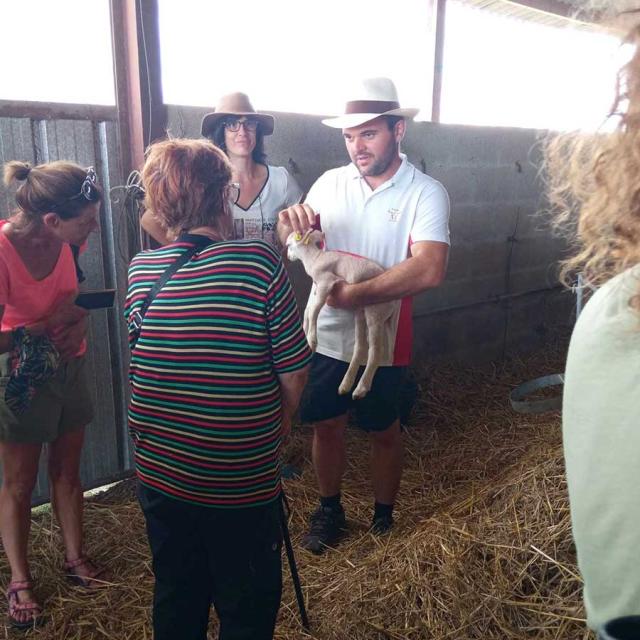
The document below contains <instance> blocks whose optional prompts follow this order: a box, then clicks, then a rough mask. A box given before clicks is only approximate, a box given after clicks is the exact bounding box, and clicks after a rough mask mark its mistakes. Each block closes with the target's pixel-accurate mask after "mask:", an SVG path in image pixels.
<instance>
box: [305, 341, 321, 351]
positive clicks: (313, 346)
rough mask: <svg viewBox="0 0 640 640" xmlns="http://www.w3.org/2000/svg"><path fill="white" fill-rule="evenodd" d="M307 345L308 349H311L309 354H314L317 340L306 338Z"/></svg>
mask: <svg viewBox="0 0 640 640" xmlns="http://www.w3.org/2000/svg"><path fill="white" fill-rule="evenodd" d="M307 343H308V345H309V349H311V353H315V352H316V347H317V346H318V340H317V339H316V340H313V339H312V338H307Z"/></svg>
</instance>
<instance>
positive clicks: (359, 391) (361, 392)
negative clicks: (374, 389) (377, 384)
mask: <svg viewBox="0 0 640 640" xmlns="http://www.w3.org/2000/svg"><path fill="white" fill-rule="evenodd" d="M367 393H369V389H366V388H365V387H361V386H360V385H358V386H357V387H356V390H355V391H354V392H353V395H352V396H351V397H352V398H353V399H354V400H362V398H364V397H365V396H366V395H367Z"/></svg>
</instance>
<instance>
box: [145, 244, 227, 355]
mask: <svg viewBox="0 0 640 640" xmlns="http://www.w3.org/2000/svg"><path fill="white" fill-rule="evenodd" d="M180 240H182V238H178V241H180ZM187 241H188V242H193V243H194V244H193V246H192V247H189V248H188V249H187V250H186V251H185V252H184V253H182V254H181V255H179V256H178V257H177V258H176V259H175V260H174V261H173V262H172V263H171V264H170V265H169V266H168V267H167V268H166V269H165V270H164V272H163V274H162V275H161V276H160V277H159V278H158V279H157V280H156V282H155V283H154V285H153V287H151V289H149V293H147V297H146V298H145V299H144V302H143V303H142V306H141V307H140V309H139V310H138V311H137V312H136V319H135V320H136V324H137V326H138V331H139V330H140V329H141V328H142V321H143V320H144V316H145V314H146V313H147V309H148V308H149V305H150V304H151V303H152V302H153V299H154V298H155V297H156V296H157V295H158V293H160V290H161V289H162V287H164V285H165V284H167V282H168V281H169V280H171V277H172V276H173V275H174V274H175V273H176V271H178V269H180V267H182V266H184V265H185V264H186V263H187V262H189V260H191V258H193V256H194V255H195V254H196V253H197V252H198V251H201V250H202V249H204V248H205V247H208V246H209V245H212V244H214V243H215V240H212V239H211V238H208V237H207V236H200V235H189V236H188V240H187ZM137 341H138V340H137V337H136V339H135V341H134V345H135V342H137ZM132 346H133V345H132Z"/></svg>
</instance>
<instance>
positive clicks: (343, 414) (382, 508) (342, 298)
mask: <svg viewBox="0 0 640 640" xmlns="http://www.w3.org/2000/svg"><path fill="white" fill-rule="evenodd" d="M417 111H418V110H417V109H407V108H401V107H400V104H399V101H398V96H397V92H396V88H395V86H394V84H393V82H392V81H391V80H390V79H388V78H371V79H368V80H365V81H364V82H363V83H362V87H361V88H360V91H359V93H358V94H357V95H355V96H354V99H353V100H350V101H349V102H347V103H346V108H345V112H344V114H343V115H341V116H339V117H336V118H331V119H328V120H323V124H325V125H327V126H329V127H334V128H338V129H342V134H343V136H344V140H345V144H346V147H347V152H348V154H349V157H350V158H351V163H350V164H349V165H347V166H344V167H340V168H338V169H332V170H330V171H327V172H326V173H325V174H324V175H322V176H321V177H320V178H319V179H318V180H317V181H316V183H315V184H314V185H313V186H312V188H311V190H310V191H309V194H308V196H307V199H306V201H305V203H304V204H298V205H294V206H291V207H289V208H287V209H284V210H283V211H281V212H280V214H279V219H278V234H279V236H280V239H281V241H282V242H283V243H284V241H286V238H287V237H288V235H289V234H290V233H291V232H293V231H296V232H299V233H304V232H305V231H306V230H308V229H309V228H310V227H313V226H314V225H315V226H319V227H320V228H321V229H322V231H323V232H324V233H325V241H326V246H327V248H328V249H336V250H339V251H345V252H348V253H351V254H356V255H361V256H365V257H367V258H369V259H371V260H375V261H376V262H378V263H379V264H381V265H382V266H383V267H385V269H386V271H385V272H384V273H383V274H382V275H380V276H378V277H376V278H373V279H371V280H368V281H366V282H361V283H359V284H353V285H350V284H346V283H345V282H339V283H337V284H336V285H335V286H334V288H333V290H332V293H331V296H330V298H329V305H330V306H325V307H324V309H323V310H322V312H321V313H320V317H319V318H318V346H317V351H316V353H315V354H314V360H313V362H312V365H311V372H310V376H309V383H308V384H307V388H306V390H305V394H304V396H303V400H302V404H301V415H302V419H303V421H305V422H312V423H314V436H313V447H312V458H313V465H314V469H315V472H316V477H317V480H318V486H319V491H320V505H319V507H318V509H317V510H316V511H315V512H314V513H313V514H312V516H311V522H310V524H311V526H310V530H309V532H308V533H307V535H306V536H305V537H304V539H303V546H304V547H305V548H307V549H308V550H310V551H312V552H314V553H321V552H322V550H323V549H324V548H326V547H329V546H333V545H334V544H335V543H336V542H337V541H338V540H339V538H340V537H341V535H342V534H343V533H344V531H345V530H346V519H345V514H344V510H343V508H342V505H341V503H340V487H341V480H342V475H343V472H344V469H345V466H346V459H345V440H344V433H345V428H346V425H347V413H348V411H349V410H350V409H353V410H354V411H355V413H356V418H357V424H358V426H359V427H360V428H362V429H364V430H365V431H366V432H367V433H368V434H369V439H370V444H371V476H372V484H373V492H374V497H375V506H374V515H373V522H372V526H371V530H372V532H373V533H374V534H382V533H386V532H388V531H389V530H390V529H391V527H392V526H393V516H392V513H393V506H394V502H395V498H396V494H397V493H398V489H399V486H400V479H401V476H402V456H403V446H402V435H401V428H400V421H399V419H398V416H399V413H398V409H399V403H400V395H401V390H402V386H403V384H404V382H405V379H406V374H407V366H408V364H409V362H410V358H411V300H412V296H414V295H415V294H417V293H420V292H421V291H424V290H426V289H429V288H432V287H437V286H438V285H439V284H440V283H441V282H442V280H443V279H444V275H445V271H446V265H447V257H448V252H449V198H448V196H447V192H446V190H445V188H444V187H443V186H442V185H441V184H440V183H439V182H438V181H436V180H434V179H433V178H431V177H429V176H427V175H425V174H423V173H421V172H420V171H418V170H417V169H416V168H415V167H414V166H413V165H412V164H411V163H409V162H408V161H407V158H406V156H404V155H403V154H401V153H400V142H401V140H402V139H403V137H404V135H405V129H406V123H405V118H413V117H414V116H415V115H416V113H417ZM313 295H314V294H313V291H312V292H311V296H313ZM390 300H397V301H398V310H397V313H396V314H395V318H394V321H393V322H392V323H391V326H390V327H389V335H388V336H387V343H388V344H389V350H388V353H387V354H386V356H387V357H386V359H385V362H384V364H385V365H386V366H383V367H381V368H380V369H378V371H377V373H376V376H375V378H374V381H373V386H372V389H371V391H370V392H369V393H368V394H367V396H366V397H365V398H363V399H362V400H357V401H354V400H353V399H352V398H351V396H350V395H339V394H338V391H337V390H338V386H339V384H340V381H341V380H342V376H343V375H344V373H345V371H346V369H347V366H348V362H349V361H350V359H351V355H352V352H353V345H354V317H353V309H354V308H357V307H361V306H365V305H369V304H375V303H379V302H387V301H390Z"/></svg>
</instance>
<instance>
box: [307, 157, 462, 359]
mask: <svg viewBox="0 0 640 640" xmlns="http://www.w3.org/2000/svg"><path fill="white" fill-rule="evenodd" d="M401 157H402V164H401V165H400V167H399V168H398V171H396V173H395V175H394V176H393V177H392V178H390V179H389V180H388V181H387V182H385V183H384V184H382V185H380V186H379V187H378V188H377V189H375V190H372V189H371V187H370V186H369V185H368V184H367V182H366V181H365V180H364V178H363V177H362V176H361V175H360V172H359V171H358V169H357V168H356V166H355V165H354V164H349V165H347V166H345V167H340V168H338V169H332V170H331V171H327V172H326V173H325V174H323V175H322V176H320V178H318V180H317V181H316V182H315V184H314V185H313V186H312V187H311V190H310V191H309V195H308V196H307V198H306V200H305V202H307V203H308V204H309V205H311V207H312V208H313V209H314V210H315V211H316V212H317V213H318V214H319V215H320V224H321V227H322V231H323V232H324V233H325V239H326V248H327V249H329V250H338V251H344V252H347V253H351V254H355V255H359V256H364V257H366V258H369V259H371V260H373V261H375V262H377V263H378V264H380V265H381V266H383V267H384V268H385V269H388V268H390V267H392V266H394V265H396V264H398V263H399V262H402V261H403V260H405V259H407V258H408V257H409V255H410V253H409V247H410V245H411V244H412V243H414V242H422V241H435V242H443V243H446V244H449V196H448V195H447V191H446V189H445V188H444V187H443V186H442V184H440V182H438V181H437V180H434V179H433V178H431V177H430V176H427V175H425V174H424V173H422V172H420V171H419V170H418V169H416V167H414V166H413V165H412V164H411V163H410V162H408V161H407V159H406V156H404V155H402V156H401ZM313 295H314V291H313V290H312V292H311V296H310V302H311V301H312V299H313ZM411 332H412V321H411V298H406V299H404V300H402V301H398V311H397V313H396V314H395V317H394V319H393V321H392V322H391V323H390V325H389V327H388V334H387V340H386V343H387V345H388V350H387V353H386V354H385V358H384V361H383V364H384V365H406V364H408V363H409V360H410V358H411V343H412V333H411ZM354 342H355V332H354V315H353V312H352V311H349V310H347V309H335V308H333V307H329V306H325V307H324V308H323V309H322V311H321V312H320V316H319V317H318V347H317V351H318V353H321V354H323V355H326V356H329V357H332V358H335V359H337V360H342V361H344V362H349V361H350V360H351V356H352V354H353V346H354ZM363 364H364V363H363Z"/></svg>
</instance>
